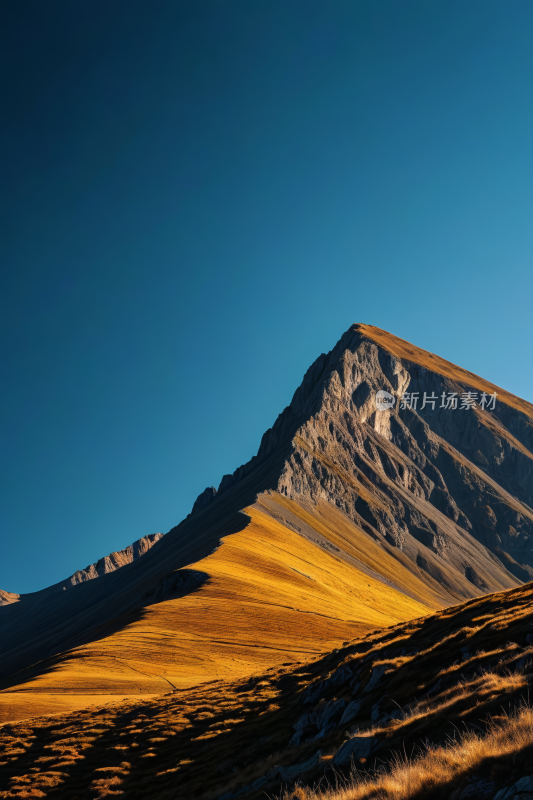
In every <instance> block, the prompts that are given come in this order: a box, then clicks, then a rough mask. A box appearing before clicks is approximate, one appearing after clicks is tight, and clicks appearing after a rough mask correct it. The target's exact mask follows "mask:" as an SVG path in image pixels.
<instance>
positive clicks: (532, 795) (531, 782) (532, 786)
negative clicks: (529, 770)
mask: <svg viewBox="0 0 533 800" xmlns="http://www.w3.org/2000/svg"><path fill="white" fill-rule="evenodd" d="M515 798H516V800H533V776H531V775H524V777H523V778H520V780H518V781H517V782H516V783H514V784H513V785H512V786H510V787H508V788H503V789H500V791H499V792H497V793H496V794H495V796H494V800H515Z"/></svg>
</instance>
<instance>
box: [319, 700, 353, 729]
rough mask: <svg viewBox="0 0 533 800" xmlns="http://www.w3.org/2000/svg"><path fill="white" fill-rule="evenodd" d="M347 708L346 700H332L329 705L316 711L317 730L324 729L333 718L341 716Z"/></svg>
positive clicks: (325, 704) (326, 704)
mask: <svg viewBox="0 0 533 800" xmlns="http://www.w3.org/2000/svg"><path fill="white" fill-rule="evenodd" d="M345 706H346V700H337V701H333V700H330V701H329V703H324V705H323V707H322V708H318V709H317V710H316V711H315V725H316V726H317V728H323V727H324V725H326V724H327V723H328V722H329V721H330V719H331V718H332V717H334V716H335V715H337V714H338V715H339V716H340V715H341V713H342V712H343V711H344V709H345Z"/></svg>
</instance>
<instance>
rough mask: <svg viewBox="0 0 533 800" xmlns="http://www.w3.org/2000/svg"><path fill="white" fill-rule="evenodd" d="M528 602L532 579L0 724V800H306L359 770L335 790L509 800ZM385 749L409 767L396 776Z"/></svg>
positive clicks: (526, 656)
mask: <svg viewBox="0 0 533 800" xmlns="http://www.w3.org/2000/svg"><path fill="white" fill-rule="evenodd" d="M532 600H533V587H532V585H531V584H528V585H526V586H522V587H519V588H517V589H513V590H508V591H506V592H502V593H498V594H494V595H490V596H488V597H479V598H477V599H475V600H471V601H468V602H466V603H463V604H461V605H459V606H455V607H453V608H448V609H446V610H444V611H440V612H438V613H436V614H433V615H430V616H426V617H424V618H421V619H418V620H413V621H411V622H408V623H401V624H399V625H395V626H392V627H390V628H388V629H386V630H384V631H376V632H373V633H369V634H366V635H364V636H362V637H360V638H356V639H354V640H353V641H351V642H347V643H346V646H344V647H342V648H340V649H338V650H334V651H333V652H331V653H329V654H327V655H324V656H321V657H320V658H318V659H313V660H311V661H308V662H307V663H300V664H293V665H291V666H289V665H285V666H281V667H271V668H269V669H268V670H266V671H265V672H263V673H258V674H256V675H255V676H254V677H252V678H246V679H239V680H236V681H212V682H209V683H204V684H202V685H201V686H196V687H191V688H189V689H182V690H174V691H171V692H168V693H167V694H166V695H163V696H161V697H159V698H155V699H151V700H146V701H139V700H137V701H132V700H130V701H126V702H124V703H122V704H109V705H106V706H101V707H99V708H98V707H94V706H93V707H91V708H87V709H85V710H84V711H81V712H78V713H76V714H67V715H58V716H49V717H41V718H35V719H32V720H26V721H24V722H19V723H13V724H5V725H4V726H3V727H2V728H0V786H2V787H4V788H3V791H0V798H6V799H7V798H15V797H17V798H29V797H46V798H50V800H52V798H61V800H75V798H78V799H79V798H89V797H90V798H104V797H109V796H119V797H121V796H124V797H126V796H127V797H128V798H131V800H137V798H139V800H140V799H141V798H143V799H144V798H146V797H150V798H154V800H178V798H181V799H184V798H202V799H203V800H215V798H220V800H231V798H233V797H243V798H249V800H259V798H264V797H265V796H267V797H273V796H274V795H276V796H277V795H279V792H281V791H282V790H283V789H284V788H285V789H288V790H289V789H291V791H290V792H288V793H287V794H286V795H285V797H286V800H288V798H293V799H295V800H298V799H300V800H303V799H304V798H307V797H314V794H313V793H312V792H308V791H307V790H306V789H305V787H306V786H312V785H313V784H315V783H316V782H317V781H319V780H321V779H324V778H329V779H333V778H334V775H335V774H336V775H337V776H341V777H342V776H343V775H344V776H346V778H347V779H348V781H351V779H352V778H351V776H350V772H352V777H353V775H354V774H355V775H356V774H358V773H359V774H360V771H364V774H366V775H367V778H366V779H364V781H366V783H365V782H363V784H360V785H359V786H356V787H355V788H353V789H350V788H347V789H346V790H345V792H344V793H340V794H339V795H335V794H334V793H333V792H332V793H331V796H332V797H333V796H339V797H344V798H346V800H348V798H351V799H352V800H362V798H371V797H372V798H376V797H380V798H382V800H388V799H389V798H390V800H392V798H395V799H396V800H398V799H399V798H411V800H414V798H428V799H429V800H432V799H435V800H436V798H442V797H446V798H450V797H451V798H453V800H468V798H476V797H484V798H486V800H492V798H494V797H495V796H496V794H497V792H498V791H500V792H502V793H501V794H500V795H498V800H509V798H511V797H515V796H520V795H518V792H517V793H514V792H510V793H509V795H505V797H504V796H503V789H505V787H511V786H514V785H516V784H517V783H518V782H519V781H522V784H521V785H522V787H524V786H526V788H527V786H531V782H530V783H527V778H524V776H526V775H529V773H530V772H532V771H533V768H532V764H533V744H532V741H533V739H532V734H533V714H532V713H531V712H530V711H529V710H528V709H527V707H523V710H522V711H520V707H521V704H523V703H524V702H525V701H527V699H528V692H529V687H530V685H531V682H532V681H533V647H532V644H531V642H532V640H533V612H532ZM487 718H489V719H490V724H489V727H491V726H492V734H491V735H489V736H488V737H487V736H486V735H485V729H486V722H487ZM498 727H499V730H498V729H497V728H498ZM495 728H496V730H494V729H495ZM462 732H463V733H462ZM464 733H466V734H467V735H466V738H465V737H464ZM428 746H430V747H433V748H439V747H440V748H444V749H440V750H439V749H434V750H433V751H431V749H430V751H429V753H428V749H427V748H428ZM395 754H397V755H399V756H400V757H402V758H403V757H405V755H407V756H408V757H409V758H410V759H411V757H413V758H412V760H411V763H410V765H409V766H408V767H400V769H396V770H394V769H393V772H392V775H391V774H390V773H388V769H387V768H386V767H385V765H386V764H388V763H389V761H390V759H391V758H392V757H394V755H395ZM376 769H377V772H376ZM402 770H403V772H402ZM296 782H299V783H300V784H301V788H300V789H298V790H297V791H292V787H293V786H294V785H295V783H296ZM302 787H303V788H302ZM378 789H379V790H380V793H379V794H376V793H375V792H376V790H378ZM452 792H453V794H452ZM523 800H524V798H523Z"/></svg>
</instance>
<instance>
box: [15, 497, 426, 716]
mask: <svg viewBox="0 0 533 800" xmlns="http://www.w3.org/2000/svg"><path fill="white" fill-rule="evenodd" d="M246 513H247V514H248V515H249V516H250V521H249V523H248V525H247V526H246V527H245V528H244V530H242V531H241V532H239V533H235V534H232V535H230V536H227V537H225V538H224V539H223V541H222V544H221V546H220V547H219V548H218V549H217V550H216V551H215V552H214V553H213V554H211V555H209V556H207V557H206V558H204V559H202V560H200V561H198V562H197V563H195V564H193V565H191V566H190V567H189V570H191V571H195V572H197V573H199V574H203V575H207V576H208V578H207V580H206V581H205V582H204V583H203V584H202V585H201V586H200V587H199V588H198V589H196V590H195V591H192V592H191V593H190V594H188V595H186V596H184V597H180V598H177V599H171V600H167V601H163V602H161V603H157V604H155V605H152V606H149V607H147V608H145V609H143V610H142V611H141V612H139V613H136V614H135V615H133V614H132V619H131V620H130V621H129V622H126V623H125V624H124V625H123V626H122V627H121V629H119V630H117V631H116V632H114V633H112V634H111V635H108V636H104V637H102V638H101V639H99V640H96V641H94V642H92V643H90V644H85V645H83V646H81V647H78V648H74V649H72V650H71V651H69V652H67V653H64V654H60V655H58V656H55V657H52V658H51V659H48V660H47V661H46V662H43V663H41V664H40V665H37V666H36V667H34V668H33V669H30V670H25V671H24V672H22V673H20V681H19V682H18V684H17V685H15V686H11V687H9V688H7V689H4V690H3V691H2V692H0V709H3V710H4V711H3V716H2V718H3V720H4V721H5V720H6V719H15V718H21V717H22V716H26V715H27V709H28V699H29V697H28V696H29V695H31V702H32V707H33V712H32V713H33V714H39V713H50V711H52V710H53V709H52V707H51V703H52V700H51V696H52V695H53V694H54V693H58V695H59V696H58V705H57V710H58V711H60V710H64V708H65V702H68V701H69V698H72V700H71V702H73V703H75V702H76V695H79V696H83V698H84V702H92V701H91V700H90V698H89V697H88V696H89V695H94V696H95V700H94V702H98V703H100V702H102V696H103V695H107V696H108V699H109V700H113V699H115V698H116V699H120V698H122V697H124V696H134V695H141V696H145V695H148V694H154V693H164V692H168V691H170V690H171V689H172V688H173V687H177V688H183V687H188V686H192V685H194V684H197V683H199V682H202V681H209V680H215V679H220V678H224V679H226V678H237V677H241V676H243V675H246V674H249V673H253V672H257V671H261V670H263V669H265V668H267V667H268V666H269V665H275V664H279V663H282V662H288V661H299V660H300V661H301V660H305V659H308V658H310V657H312V656H314V655H316V654H318V653H321V652H324V651H327V650H331V649H333V648H335V647H338V646H339V645H341V644H342V642H343V641H346V640H350V639H353V638H354V637H355V636H358V635H362V634H364V633H365V632H366V631H368V630H373V629H376V628H380V627H385V626H389V625H393V624H395V623H398V622H402V621H404V620H408V619H412V618H414V617H420V616H422V615H425V614H427V613H428V612H429V610H430V609H429V606H427V605H424V604H422V603H421V602H418V601H417V600H415V599H413V598H411V597H409V596H407V595H405V594H402V593H401V592H399V591H398V590H396V589H395V588H392V587H391V586H389V585H386V584H385V583H383V582H382V581H380V580H379V579H377V578H376V577H372V576H371V575H369V574H365V573H364V572H362V571H361V570H359V569H357V568H356V567H355V566H353V565H351V564H349V563H347V562H345V561H343V560H341V559H339V558H338V557H337V556H335V555H333V554H331V555H330V554H328V553H326V552H324V551H323V549H320V548H319V547H318V546H316V545H315V544H313V543H311V542H309V541H307V540H306V539H305V538H303V537H302V536H301V535H299V534H298V533H296V532H294V531H292V530H290V529H289V528H287V527H286V526H284V525H283V524H281V523H280V522H278V521H276V520H275V519H273V518H272V517H271V516H269V515H268V514H267V513H264V512H263V511H261V510H259V509H258V508H254V507H249V508H247V509H246ZM40 698H42V701H41V699H40ZM41 702H42V706H41V705H40V703H41ZM52 705H53V703H52ZM18 706H20V710H21V713H20V715H19V714H18V711H17V708H18ZM0 713H2V712H1V711H0Z"/></svg>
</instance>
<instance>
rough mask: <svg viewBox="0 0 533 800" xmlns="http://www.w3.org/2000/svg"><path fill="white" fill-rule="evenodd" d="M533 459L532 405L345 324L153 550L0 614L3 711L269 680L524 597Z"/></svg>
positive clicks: (375, 332) (29, 711)
mask: <svg viewBox="0 0 533 800" xmlns="http://www.w3.org/2000/svg"><path fill="white" fill-rule="evenodd" d="M379 390H382V391H386V392H389V393H390V394H391V395H392V396H393V397H394V399H395V402H394V405H393V407H392V408H389V409H386V410H382V409H378V408H377V407H376V402H375V396H376V392H377V391H379ZM465 393H469V394H468V397H469V398H471V399H472V398H474V397H475V398H476V399H477V403H474V404H473V405H469V404H468V403H467V404H466V405H465V407H464V408H461V405H462V401H461V397H462V396H463V395H464V394H465ZM494 393H496V394H497V397H495V398H494V402H493V403H492V405H491V402H490V401H489V402H487V399H488V397H489V396H490V395H493V394H494ZM407 395H409V398H416V400H417V402H416V408H415V407H414V405H415V403H414V402H406V401H405V400H406V396H407ZM424 395H425V396H426V399H427V398H436V399H434V400H433V401H429V402H426V403H424V401H423V398H424ZM443 396H444V399H441V398H443ZM453 396H455V398H456V399H457V398H458V399H459V402H458V403H457V404H456V405H457V408H454V407H453V403H452V402H451V400H450V398H451V397H453ZM402 397H403V398H404V402H403V403H402V402H401V398H402ZM441 403H442V406H441ZM447 405H448V406H449V407H446V406H447ZM532 451H533V407H532V406H531V405H530V404H529V403H527V402H525V401H523V400H520V399H519V398H517V397H515V396H513V395H511V394H509V393H507V392H505V391H504V390H502V389H498V388H497V387H494V386H493V385H492V384H489V383H487V382H486V381H484V380H483V379H482V378H479V377H477V376H475V375H473V374H471V373H469V372H466V371H465V370H462V369H461V368H459V367H456V366H455V365H453V364H450V363H449V362H446V361H444V360H443V359H440V358H438V357H437V356H434V355H432V354H430V353H427V352H426V351H424V350H421V349H419V348H416V347H414V346H413V345H410V344H408V343H407V342H404V341H403V340H401V339H398V338H396V337H394V336H392V335H390V334H388V333H386V332H384V331H381V330H379V329H376V328H372V327H371V326H366V325H355V326H352V327H351V328H350V329H349V330H348V331H347V332H346V333H345V334H344V336H343V337H342V338H341V340H340V341H339V343H338V344H337V345H336V346H335V347H334V348H333V350H332V351H331V352H330V353H329V354H328V355H322V356H320V357H319V358H318V359H317V361H316V362H315V363H314V364H313V365H312V366H311V368H310V369H309V370H308V372H307V373H306V375H305V377H304V380H303V382H302V385H301V386H300V387H299V389H297V391H296V393H295V395H294V398H293V400H292V402H291V404H290V406H288V407H287V408H286V409H285V410H284V411H283V412H282V414H280V416H279V418H278V420H277V421H276V423H275V424H274V426H273V427H272V428H271V429H270V430H269V431H267V432H266V434H265V435H264V437H263V439H262V442H261V446H260V448H259V451H258V454H257V455H256V456H254V458H252V459H251V461H250V462H249V463H248V464H246V465H243V466H242V467H240V468H239V469H238V470H236V472H235V473H234V474H233V475H226V476H224V478H223V479H222V481H221V484H220V486H219V488H218V491H214V490H213V489H212V488H210V489H207V490H206V491H205V492H202V494H201V495H200V496H199V498H198V500H197V502H196V503H195V505H194V508H193V512H192V513H191V514H190V515H189V516H188V517H187V519H185V520H184V521H183V522H181V523H180V524H179V525H178V526H177V527H176V528H174V529H173V530H171V531H170V532H169V533H168V534H167V535H166V536H164V537H163V538H161V539H160V540H159V541H156V542H155V543H153V546H152V547H151V548H150V549H149V550H148V551H147V552H146V553H145V554H144V555H143V556H142V558H138V559H135V560H133V561H132V562H131V563H127V564H125V565H124V566H121V567H120V569H117V570H115V571H112V572H109V573H108V574H103V575H101V576H99V577H98V579H97V580H86V581H82V582H81V583H79V584H78V585H74V586H72V587H71V588H70V589H69V590H68V591H50V590H44V591H43V592H38V593H34V594H33V595H21V596H20V598H18V599H16V600H15V601H14V602H9V603H8V604H6V605H3V606H2V607H1V608H0V641H1V643H2V644H1V647H2V653H1V660H0V719H3V720H14V719H21V718H24V717H28V716H31V715H35V714H43V713H50V712H59V711H63V710H66V709H68V708H83V707H84V706H87V705H88V704H90V703H94V702H104V700H121V699H124V698H126V697H135V696H147V695H152V696H154V695H158V694H162V693H165V692H167V691H168V690H169V689H185V688H187V687H191V686H195V685H198V684H199V683H201V682H205V681H211V680H231V679H237V678H240V677H243V676H247V675H257V674H261V673H262V672H263V671H264V670H265V669H266V668H267V667H268V666H269V665H280V664H283V663H286V662H292V661H297V660H298V661H302V662H303V661H306V660H309V659H312V658H313V657H315V656H316V655H317V654H319V653H323V652H325V651H327V650H332V649H334V648H339V647H340V646H342V644H343V642H344V641H349V640H351V639H353V638H354V636H362V635H364V634H365V632H368V631H369V630H376V629H380V628H386V627H388V626H390V625H395V624H397V623H400V622H404V621H406V620H410V619H413V618H417V617H421V616H423V615H427V614H428V613H430V612H432V611H435V610H438V609H442V608H445V607H447V606H450V605H456V604H457V603H460V602H462V601H465V600H468V599H471V598H475V597H478V596H479V595H480V594H484V593H489V592H499V591H502V590H505V589H510V588H513V587H516V586H517V585H519V584H521V583H522V582H523V581H526V580H529V579H530V577H531V576H532V575H533V551H532V548H531V544H530V541H531V536H532V534H533V511H532V506H533V472H532V468H533V455H532ZM10 597H13V598H17V597H18V596H17V595H13V596H10ZM7 599H8V600H9V598H7Z"/></svg>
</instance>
